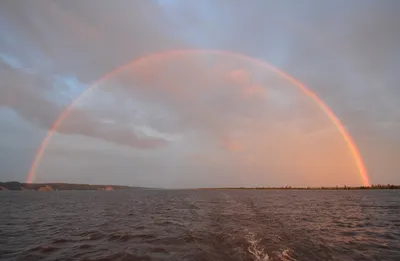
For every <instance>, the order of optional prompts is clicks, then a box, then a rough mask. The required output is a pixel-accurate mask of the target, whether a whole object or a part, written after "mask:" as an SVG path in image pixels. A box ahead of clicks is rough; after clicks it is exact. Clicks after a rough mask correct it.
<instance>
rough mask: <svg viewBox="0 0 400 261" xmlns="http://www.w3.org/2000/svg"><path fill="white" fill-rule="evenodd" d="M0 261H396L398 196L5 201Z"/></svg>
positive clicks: (399, 253)
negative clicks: (0, 260)
mask: <svg viewBox="0 0 400 261" xmlns="http://www.w3.org/2000/svg"><path fill="white" fill-rule="evenodd" d="M0 259H2V260H3V259H4V260H230V261H233V260H288V261H292V260H341V261H342V260H400V191H174V190H145V191H141V190H138V191H136V190H133V191H57V192H33V191H32V192H28V191H24V192H10V191H7V192H4V191H3V192H0Z"/></svg>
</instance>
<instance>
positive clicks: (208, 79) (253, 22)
mask: <svg viewBox="0 0 400 261" xmlns="http://www.w3.org/2000/svg"><path fill="white" fill-rule="evenodd" d="M398 10H400V2H399V1H397V0H381V1H375V0H352V1H348V0H338V1H320V0H315V1H314V0H313V1H311V0H303V1H296V0H293V1H267V0H254V1H242V0H201V1H197V0H193V1H192V0H181V1H178V0H134V1H132V0H115V1H108V0H87V1H80V0H68V1H55V0H54V1H50V0H37V1H24V0H3V1H0V36H1V37H0V180H1V181H10V180H18V181H24V180H26V177H27V174H28V172H29V168H30V166H31V164H32V162H33V160H34V158H35V153H36V150H37V149H38V147H39V146H40V144H41V142H42V140H43V138H44V137H45V135H46V132H47V131H48V129H49V128H50V126H51V125H52V124H53V122H54V121H55V120H56V119H57V117H58V116H59V115H60V113H62V111H63V110H64V109H65V108H67V107H68V105H69V104H70V103H71V102H72V101H73V100H74V99H75V98H77V97H78V96H79V95H80V94H81V93H82V92H84V91H85V90H86V89H87V88H88V87H89V86H91V84H92V83H93V82H96V81H97V80H99V79H100V78H101V77H102V76H104V75H106V74H107V73H109V72H111V71H113V70H114V69H116V68H118V67H121V66H123V65H126V66H125V67H124V69H123V70H120V71H119V72H118V73H115V74H114V75H113V76H112V77H108V78H107V79H105V80H103V81H101V82H100V83H98V84H97V85H96V86H94V87H93V89H92V91H91V92H90V93H87V94H86V95H85V97H83V98H82V99H80V100H79V101H78V102H77V103H76V104H75V106H74V107H73V108H72V110H71V113H70V114H69V115H68V117H66V119H65V120H64V121H63V123H62V124H61V126H60V128H59V129H58V130H57V133H56V134H55V135H54V136H53V138H52V139H51V141H50V143H49V146H48V147H47V149H46V151H45V153H44V155H43V158H42V160H41V162H40V164H39V166H38V168H37V175H36V177H35V179H34V181H35V182H77V183H97V184H104V183H107V184H122V185H133V186H151V187H167V188H171V187H172V188H176V187H204V186H281V185H292V186H309V185H310V186H312V185H343V184H347V185H358V184H362V179H361V177H360V174H359V171H358V169H357V166H356V163H355V161H354V158H353V157H352V155H351V153H350V151H349V148H348V146H347V144H346V143H345V141H344V140H343V137H341V135H340V133H339V132H338V131H337V129H336V128H335V126H334V125H333V123H332V122H331V121H330V120H329V118H328V117H327V115H326V114H324V113H323V112H322V111H321V110H320V109H319V108H318V106H316V105H315V104H314V103H313V102H312V100H311V99H310V97H307V96H306V95H305V94H304V93H302V92H301V90H300V89H299V88H298V87H296V86H295V85H293V84H292V83H290V82H289V81H287V79H284V78H283V77H281V76H279V75H277V74H276V73H274V72H273V71H271V70H269V69H268V68H265V67H263V66H261V65H260V64H259V63H257V62H253V61H252V60H251V59H257V60H260V61H265V62H268V63H270V64H272V65H274V66H276V67H277V68H279V69H281V70H283V71H285V72H286V73H288V74H290V75H292V76H293V77H295V78H296V79H298V80H299V81H301V82H303V83H304V84H305V85H307V86H308V87H309V88H310V89H311V90H312V91H313V92H315V93H316V94H317V95H318V96H319V97H320V98H321V99H322V100H323V101H324V102H325V103H326V104H327V105H328V106H329V107H330V108H331V109H332V110H333V111H334V113H335V114H336V115H337V116H338V118H339V119H340V120H341V121H342V122H343V123H344V125H345V127H346V128H347V130H348V131H349V132H350V133H351V135H352V137H353V139H354V140H355V142H356V143H357V145H358V148H359V150H360V152H361V154H362V156H363V158H364V161H365V163H366V167H367V169H368V171H369V175H370V178H371V181H372V183H375V184H376V183H400V161H399V160H398V157H399V156H400V134H399V133H400V74H399V69H400V26H399V24H400V18H399V17H398ZM178 49H198V50H204V49H214V50H225V51H229V52H233V53H240V54H243V55H244V56H247V57H249V58H250V59H247V58H243V57H239V56H234V55H231V54H229V53H227V52H225V53H223V52H220V53H215V52H214V53H212V52H206V51H192V52H186V53H181V54H179V55H172V54H170V55H163V56H162V55H155V56H152V57H153V58H148V59H145V60H142V61H141V62H137V63H133V62H132V61H133V60H134V59H136V58H139V57H143V56H146V55H149V54H154V53H161V52H167V51H168V50H178Z"/></svg>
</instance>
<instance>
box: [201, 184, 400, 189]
mask: <svg viewBox="0 0 400 261" xmlns="http://www.w3.org/2000/svg"><path fill="white" fill-rule="evenodd" d="M382 189H400V185H390V184H389V185H372V186H370V187H366V186H359V187H348V186H335V187H290V186H288V187H220V188H198V190H382Z"/></svg>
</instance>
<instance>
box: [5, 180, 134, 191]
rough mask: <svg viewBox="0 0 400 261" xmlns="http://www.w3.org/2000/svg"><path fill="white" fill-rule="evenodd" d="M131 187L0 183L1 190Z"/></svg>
mask: <svg viewBox="0 0 400 261" xmlns="http://www.w3.org/2000/svg"><path fill="white" fill-rule="evenodd" d="M133 188H134V187H129V186H117V185H90V184H69V183H21V182H17V181H11V182H0V190H40V191H50V190H121V189H133Z"/></svg>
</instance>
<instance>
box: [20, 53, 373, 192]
mask: <svg viewBox="0 0 400 261" xmlns="http://www.w3.org/2000/svg"><path fill="white" fill-rule="evenodd" d="M187 54H225V55H230V56H233V57H236V58H240V59H244V60H247V61H251V62H253V63H255V64H257V65H259V66H261V67H264V68H266V69H268V70H270V71H273V72H275V73H277V74H279V75H280V76H282V77H283V78H285V79H286V80H288V81H289V82H291V83H292V84H293V85H295V86H297V87H298V88H300V90H301V91H302V92H303V93H304V94H306V95H307V96H309V97H310V98H311V99H312V100H313V101H314V102H315V104H317V105H318V107H319V108H320V109H321V110H322V111H323V112H324V113H325V114H326V115H327V116H328V117H329V119H330V120H331V121H332V123H333V124H334V125H335V127H336V128H337V130H338V131H339V133H340V134H341V135H342V137H343V139H344V140H345V142H346V143H347V145H348V148H349V149H350V152H351V154H352V155H353V158H354V161H355V163H356V165H357V168H358V170H359V173H360V176H361V179H362V182H363V185H364V186H370V185H371V183H370V178H369V176H368V171H367V168H366V166H365V163H364V161H363V158H362V156H361V153H360V151H359V149H358V148H357V145H356V143H355V142H354V140H353V138H352V137H351V135H350V133H349V132H348V131H347V130H346V128H345V127H344V125H343V124H342V122H341V121H340V120H339V118H338V117H337V116H336V115H335V113H334V112H333V111H332V110H331V109H330V108H329V107H328V106H327V105H326V104H325V103H324V102H323V101H322V100H321V99H320V98H319V97H318V96H317V95H316V94H315V93H314V92H313V91H311V90H310V89H309V88H308V87H306V85H304V84H303V83H301V82H300V81H298V80H297V79H295V78H293V77H292V76H290V75H289V74H287V73H285V72H283V71H281V70H279V69H278V68H276V67H274V66H273V65H271V64H269V63H267V62H264V61H261V60H257V59H255V58H251V57H249V56H246V55H244V54H240V53H235V52H231V51H225V50H208V49H184V50H169V51H163V52H157V53H151V54H148V55H145V56H141V57H139V58H136V59H134V60H132V61H131V62H129V63H127V64H125V65H123V66H121V67H118V68H116V69H115V70H113V71H111V72H109V73H107V74H105V75H103V77H101V78H100V79H99V80H97V81H96V82H94V83H93V84H92V85H90V86H89V87H88V88H87V89H86V90H85V91H84V92H83V93H81V94H80V95H79V96H78V97H77V98H76V99H75V100H74V101H72V103H71V104H70V105H69V106H68V107H67V108H66V109H65V110H64V111H63V112H62V113H61V114H60V116H59V117H58V118H57V120H56V121H54V123H53V124H52V127H51V128H50V129H49V131H48V133H47V135H46V137H45V138H44V139H43V141H42V143H41V145H40V146H39V148H38V150H37V152H36V154H35V158H34V161H33V163H32V165H31V167H30V170H29V173H28V176H27V180H26V182H27V183H32V182H33V180H34V178H35V176H36V171H37V167H38V166H39V163H40V161H41V159H42V157H43V155H44V152H45V150H46V148H47V146H48V144H49V142H50V140H51V138H52V137H53V135H54V133H55V132H56V131H57V129H58V127H59V126H60V125H61V123H62V122H63V120H64V119H65V118H66V117H67V116H68V114H69V112H70V111H71V109H72V108H73V107H74V105H75V104H77V102H78V101H79V100H81V99H83V98H84V97H85V96H86V95H88V94H89V93H90V92H91V91H92V90H93V89H94V88H95V87H96V86H97V85H98V84H99V83H101V82H102V81H104V80H106V79H109V78H111V77H113V76H115V75H117V74H118V73H120V72H122V71H124V70H125V69H127V68H129V67H130V66H132V65H134V64H139V63H141V62H148V61H152V60H158V59H165V58H168V57H174V56H184V55H187Z"/></svg>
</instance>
